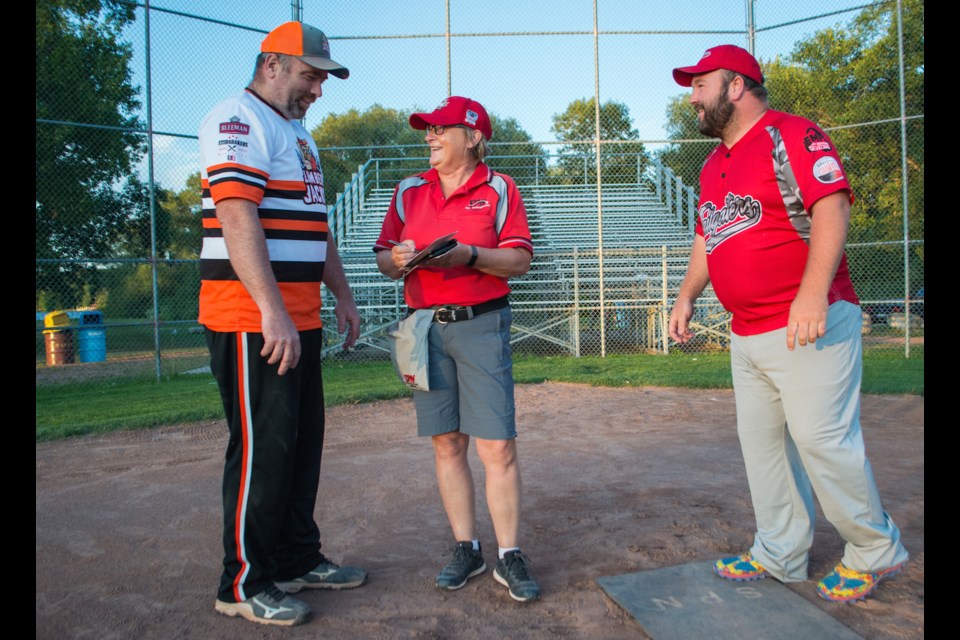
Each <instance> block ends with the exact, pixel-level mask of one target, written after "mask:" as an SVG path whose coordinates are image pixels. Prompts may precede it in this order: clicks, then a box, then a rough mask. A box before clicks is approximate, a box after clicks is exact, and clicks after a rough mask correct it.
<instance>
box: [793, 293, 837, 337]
mask: <svg viewBox="0 0 960 640" xmlns="http://www.w3.org/2000/svg"><path fill="white" fill-rule="evenodd" d="M828 307H829V305H828V304H827V299H826V298H825V297H822V296H809V297H808V296H804V295H802V294H801V295H798V296H797V297H796V298H795V299H794V300H793V303H792V304H791V305H790V317H789V319H788V320H787V350H788V351H793V350H794V348H795V347H796V345H797V343H800V346H801V347H804V346H806V344H807V343H808V342H809V343H810V344H814V343H815V342H816V341H817V338H822V337H823V334H824V333H826V332H827V309H828Z"/></svg>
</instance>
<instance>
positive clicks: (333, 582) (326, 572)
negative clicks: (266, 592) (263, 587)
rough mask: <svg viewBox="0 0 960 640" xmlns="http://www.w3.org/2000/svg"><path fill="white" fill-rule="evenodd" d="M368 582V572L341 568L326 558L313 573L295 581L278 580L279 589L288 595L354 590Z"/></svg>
mask: <svg viewBox="0 0 960 640" xmlns="http://www.w3.org/2000/svg"><path fill="white" fill-rule="evenodd" d="M366 581H367V572H366V571H364V570H363V569H361V568H359V567H341V566H339V565H338V564H336V563H334V562H330V561H329V560H328V559H326V558H324V559H323V561H322V562H321V563H320V564H318V565H317V566H316V567H315V568H314V569H313V571H311V572H310V573H307V574H304V575H302V576H300V577H299V578H294V579H293V580H278V581H277V588H278V589H280V590H281V591H286V592H287V593H296V592H298V591H300V590H301V589H353V588H354V587H359V586H360V585H362V584H363V583H364V582H366Z"/></svg>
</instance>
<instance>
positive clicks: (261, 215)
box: [199, 22, 367, 625]
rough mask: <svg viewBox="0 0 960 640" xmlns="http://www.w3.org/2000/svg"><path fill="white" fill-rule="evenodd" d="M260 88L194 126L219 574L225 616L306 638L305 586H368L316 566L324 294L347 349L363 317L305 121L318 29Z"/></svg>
mask: <svg viewBox="0 0 960 640" xmlns="http://www.w3.org/2000/svg"><path fill="white" fill-rule="evenodd" d="M260 51H261V52H260V55H259V56H258V57H257V62H256V68H255V71H254V76H253V80H252V81H251V83H250V84H249V86H247V88H246V89H245V90H244V91H242V92H240V93H239V94H237V95H234V96H231V97H229V98H227V99H225V100H223V101H222V102H220V103H219V104H217V105H216V106H215V107H213V109H211V111H210V112H209V113H208V114H207V115H206V117H205V118H204V120H203V122H202V123H201V125H200V131H199V139H200V153H201V179H202V184H203V249H202V251H201V254H200V277H201V288H200V316H199V322H200V323H201V324H202V325H203V326H204V328H205V333H206V338H207V345H208V347H209V350H210V364H211V370H212V372H213V375H214V377H215V378H216V380H217V384H218V385H219V388H220V395H221V397H222V400H223V406H224V410H225V413H226V418H227V423H228V426H229V430H230V438H229V441H228V443H227V449H226V456H225V464H224V473H223V487H222V489H223V510H224V518H223V546H224V558H223V573H222V576H221V580H220V588H219V592H218V595H217V599H216V602H215V607H214V608H215V610H216V611H218V612H220V613H222V614H225V615H228V616H237V615H239V616H242V617H244V618H246V619H248V620H252V621H254V622H259V623H263V624H276V625H296V624H301V623H303V622H305V621H307V620H308V619H309V618H310V615H311V611H310V607H309V606H308V605H307V604H306V603H304V602H302V601H300V600H298V599H296V598H293V597H291V596H289V595H287V594H288V593H295V592H298V591H300V590H301V589H304V588H314V589H316V588H321V589H344V588H351V587H358V586H360V585H361V584H363V583H364V582H365V581H366V578H367V573H366V571H364V570H363V569H359V568H356V567H340V566H338V565H337V564H335V563H333V562H332V561H330V560H329V559H327V558H326V557H325V556H324V555H323V554H322V553H321V552H320V531H319V528H318V527H317V524H316V522H315V521H314V517H313V512H314V506H315V503H316V499H317V491H318V485H319V479H320V459H321V454H322V450H323V434H324V408H323V381H322V377H321V367H320V364H321V348H322V346H323V338H322V329H321V326H322V323H321V320H320V305H321V296H320V286H321V283H322V284H324V285H326V286H327V287H328V288H329V289H330V291H331V292H332V293H333V294H334V296H335V297H336V300H337V304H336V308H335V309H334V314H335V316H336V318H337V325H338V326H337V329H338V331H339V332H340V333H341V334H344V333H345V334H346V335H345V339H344V343H343V346H344V348H349V347H350V346H352V345H353V344H354V343H355V341H356V339H357V337H358V336H359V333H360V317H359V314H358V312H357V307H356V304H355V303H354V300H353V295H352V293H351V291H350V286H349V284H348V282H347V279H346V276H345V275H344V270H343V266H342V264H341V262H340V258H339V256H338V253H337V248H336V244H335V243H333V242H332V241H330V237H329V229H328V227H327V205H326V198H325V194H324V184H323V171H322V170H321V168H320V163H319V161H318V157H317V149H316V144H315V143H314V141H313V139H312V137H311V136H310V134H309V133H308V132H307V130H306V129H305V128H304V127H303V125H302V124H301V123H300V121H299V120H300V119H301V118H303V116H304V114H306V112H307V110H308V109H309V108H310V105H311V104H313V102H314V101H315V100H317V99H318V98H319V97H320V96H321V95H322V86H323V83H324V81H326V79H327V77H328V76H329V75H334V76H336V77H338V78H341V79H346V78H347V76H348V75H349V71H348V70H347V68H346V67H344V66H342V65H340V64H339V63H337V62H334V61H333V60H332V59H331V57H330V45H329V43H328V41H327V38H326V36H324V34H323V32H321V31H320V30H318V29H316V28H314V27H311V26H309V25H305V24H301V23H299V22H288V23H285V24H283V25H280V26H279V27H277V28H276V29H274V30H273V31H271V32H270V33H269V34H267V37H266V38H265V39H264V40H263V42H262V44H261V47H260Z"/></svg>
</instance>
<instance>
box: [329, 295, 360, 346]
mask: <svg viewBox="0 0 960 640" xmlns="http://www.w3.org/2000/svg"><path fill="white" fill-rule="evenodd" d="M333 315H335V316H336V317H337V331H338V332H339V333H340V335H343V334H344V333H346V334H347V335H346V337H345V338H344V339H343V348H344V349H349V348H350V347H352V346H353V345H355V344H356V343H357V338H359V337H360V312H359V311H357V305H356V303H355V302H354V301H353V300H352V299H351V300H349V301H347V302H340V301H337V306H336V307H334V309H333Z"/></svg>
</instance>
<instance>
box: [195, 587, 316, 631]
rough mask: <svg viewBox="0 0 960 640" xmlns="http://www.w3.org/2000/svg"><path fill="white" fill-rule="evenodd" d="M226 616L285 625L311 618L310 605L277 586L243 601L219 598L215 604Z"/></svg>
mask: <svg viewBox="0 0 960 640" xmlns="http://www.w3.org/2000/svg"><path fill="white" fill-rule="evenodd" d="M213 608H214V609H216V610H217V612H218V613H222V614H223V615H225V616H230V617H231V618H232V617H234V616H242V617H244V618H246V619H247V620H250V621H251V622H259V623H260V624H278V625H282V626H285V627H292V626H294V625H298V624H303V623H304V622H306V621H307V620H309V619H310V606H309V605H308V604H307V603H306V602H301V601H300V600H297V599H296V598H293V597H291V596H288V595H287V594H285V593H284V592H283V591H280V590H279V589H277V588H276V587H269V588H267V589H266V590H265V591H261V592H260V593H258V594H257V595H255V596H253V597H252V598H247V599H246V600H244V601H243V602H224V601H223V600H220V599H219V598H217V601H216V603H215V604H214V606H213Z"/></svg>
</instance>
